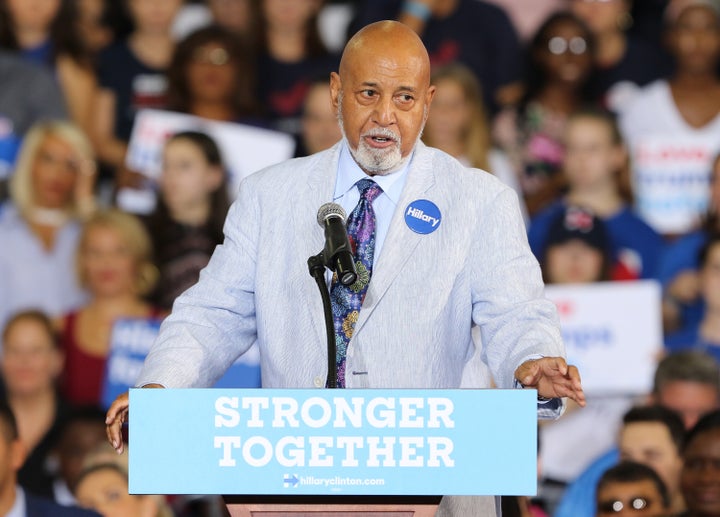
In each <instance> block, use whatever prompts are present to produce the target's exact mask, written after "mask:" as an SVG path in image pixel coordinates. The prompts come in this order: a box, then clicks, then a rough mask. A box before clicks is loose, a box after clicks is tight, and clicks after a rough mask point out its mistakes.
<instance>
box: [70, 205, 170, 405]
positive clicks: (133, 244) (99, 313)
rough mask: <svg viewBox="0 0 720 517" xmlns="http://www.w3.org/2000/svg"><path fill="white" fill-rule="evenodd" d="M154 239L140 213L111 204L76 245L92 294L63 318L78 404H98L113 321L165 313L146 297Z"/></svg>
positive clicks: (152, 282)
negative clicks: (120, 209)
mask: <svg viewBox="0 0 720 517" xmlns="http://www.w3.org/2000/svg"><path fill="white" fill-rule="evenodd" d="M151 259H152V245H151V242H150V238H149V236H148V235H147V232H146V231H145V228H144V227H143V225H142V223H141V222H140V220H139V219H137V218H136V217H135V216H133V215H130V214H126V213H124V212H120V211H117V210H110V211H106V212H99V213H97V214H96V215H94V216H93V217H92V218H90V219H89V220H88V221H87V223H86V224H85V226H84V228H83V231H82V234H81V236H80V243H79V246H78V251H77V271H78V277H79V281H80V283H81V284H82V285H83V286H85V288H86V289H87V291H88V293H89V295H90V300H89V302H88V303H87V304H86V305H84V306H82V307H81V308H80V309H78V310H76V311H73V312H70V313H69V314H67V315H65V316H64V318H63V319H62V321H61V322H60V327H61V346H62V349H63V351H64V352H65V356H66V362H65V369H64V376H63V379H62V384H61V386H62V392H63V395H64V396H65V398H66V399H67V400H68V402H70V403H72V404H75V405H99V404H100V402H101V395H102V381H103V375H104V372H105V362H106V359H107V355H108V352H109V349H110V338H111V333H112V329H113V325H114V324H115V322H116V321H117V320H118V319H121V318H153V319H155V318H160V317H161V316H162V313H161V311H160V310H159V309H157V308H155V307H153V306H152V305H150V304H148V303H147V302H146V301H144V300H143V298H142V297H143V295H145V294H147V293H148V292H149V291H150V290H151V289H152V288H153V287H154V285H155V280H156V277H157V272H156V270H155V268H154V266H153V265H152V262H151Z"/></svg>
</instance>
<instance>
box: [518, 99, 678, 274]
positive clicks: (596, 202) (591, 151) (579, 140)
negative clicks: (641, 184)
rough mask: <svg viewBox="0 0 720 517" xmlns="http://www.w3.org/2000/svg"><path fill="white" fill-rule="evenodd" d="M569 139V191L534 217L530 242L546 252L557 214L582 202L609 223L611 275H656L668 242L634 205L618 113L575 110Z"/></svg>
mask: <svg viewBox="0 0 720 517" xmlns="http://www.w3.org/2000/svg"><path fill="white" fill-rule="evenodd" d="M563 143H564V146H565V154H564V157H563V160H562V174H563V176H564V178H565V181H566V183H567V192H566V193H565V194H564V195H563V197H562V198H561V199H558V200H557V201H555V202H554V203H552V204H550V205H549V206H548V207H547V208H545V209H544V210H542V211H541V212H540V213H538V214H537V215H536V216H535V217H533V218H532V220H531V221H530V227H529V229H528V241H529V242H530V247H531V249H532V250H533V253H535V256H537V257H542V256H543V254H544V249H545V246H546V244H545V240H546V239H547V234H548V230H549V225H550V222H551V221H552V219H553V218H555V217H557V216H558V214H559V213H560V212H562V210H564V209H565V208H566V207H567V206H568V205H579V206H583V207H585V208H587V209H589V210H592V211H593V213H595V214H596V215H597V216H598V217H599V218H600V219H601V220H602V221H603V223H604V224H605V227H606V228H607V233H608V239H609V247H610V255H611V258H610V260H611V266H610V270H609V276H608V279H610V280H637V279H640V278H643V279H648V278H654V277H655V275H656V273H657V264H658V261H659V258H660V255H661V254H662V251H663V249H664V242H663V239H662V238H661V237H660V236H659V235H658V234H657V233H655V231H654V230H653V229H652V228H651V227H650V226H648V224H647V223H645V221H643V220H642V219H640V217H638V216H637V215H636V214H635V213H634V211H633V209H632V205H631V203H632V192H631V189H630V184H629V179H628V174H629V170H628V163H627V152H626V150H625V146H624V144H623V141H622V136H621V135H620V130H619V129H618V127H617V124H616V123H615V118H614V117H613V115H612V114H610V113H609V112H607V111H604V110H600V109H581V110H579V111H576V112H574V113H573V114H571V115H570V117H569V118H568V120H567V122H566V125H565V131H564V134H563Z"/></svg>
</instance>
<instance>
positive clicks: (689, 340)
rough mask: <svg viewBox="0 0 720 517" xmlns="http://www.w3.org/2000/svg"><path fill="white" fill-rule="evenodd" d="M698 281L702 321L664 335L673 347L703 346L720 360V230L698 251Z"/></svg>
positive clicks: (667, 344) (677, 348) (690, 347)
mask: <svg viewBox="0 0 720 517" xmlns="http://www.w3.org/2000/svg"><path fill="white" fill-rule="evenodd" d="M698 261H699V270H698V275H699V276H698V284H699V288H700V299H701V300H702V302H703V314H702V318H701V319H700V321H699V322H698V323H696V324H694V325H687V326H686V327H685V328H684V329H683V330H680V331H678V332H675V333H672V334H668V335H666V336H665V347H666V348H667V349H668V350H671V351H677V350H684V349H688V348H689V349H695V350H702V351H703V352H706V353H708V354H710V355H712V356H713V357H714V358H715V359H716V360H720V234H716V235H713V236H711V237H709V239H708V241H707V242H706V243H705V245H704V246H703V247H702V248H701V249H700V252H699V253H698Z"/></svg>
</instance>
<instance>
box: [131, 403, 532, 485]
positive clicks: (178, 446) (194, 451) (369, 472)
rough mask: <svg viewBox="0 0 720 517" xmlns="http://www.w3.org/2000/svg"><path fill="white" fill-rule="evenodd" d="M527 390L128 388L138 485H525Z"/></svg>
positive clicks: (528, 474) (528, 480)
mask: <svg viewBox="0 0 720 517" xmlns="http://www.w3.org/2000/svg"><path fill="white" fill-rule="evenodd" d="M536 396H537V393H536V391H535V390H385V389H383V390H381V389H375V390H355V389H353V390H350V389H348V390H341V389H338V390H306V389H293V390H280V389H261V390H252V389H247V390H245V389H184V390H170V389H133V390H130V412H131V413H130V435H129V454H130V458H129V461H130V492H131V493H135V494H148V493H149V494H275V495H277V494H281V495H343V494H347V495H501V494H502V495H534V494H535V493H536V491H537V466H536V462H537V451H536V445H537V398H536Z"/></svg>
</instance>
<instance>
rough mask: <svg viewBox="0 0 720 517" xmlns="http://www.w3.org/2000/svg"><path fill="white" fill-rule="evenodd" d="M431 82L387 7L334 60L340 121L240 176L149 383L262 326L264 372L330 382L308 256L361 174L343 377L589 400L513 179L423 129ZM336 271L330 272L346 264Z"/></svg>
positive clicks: (165, 332)
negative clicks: (367, 226)
mask: <svg viewBox="0 0 720 517" xmlns="http://www.w3.org/2000/svg"><path fill="white" fill-rule="evenodd" d="M434 93H435V88H434V87H433V86H431V85H430V63H429V59H428V55H427V52H426V50H425V48H424V47H423V45H422V42H421V41H420V39H419V38H418V36H417V35H416V34H415V33H414V32H413V31H412V30H410V29H409V28H408V27H406V26H404V25H402V24H400V23H397V22H389V21H384V22H378V23H375V24H372V25H369V26H367V27H365V28H364V29H362V30H361V31H360V32H358V33H357V34H356V35H355V36H354V37H353V38H351V40H350V41H349V42H348V44H347V46H346V48H345V51H344V53H343V56H342V59H341V62H340V69H339V73H333V74H331V77H330V94H331V95H330V96H331V102H332V105H333V107H334V109H335V110H336V112H337V114H338V121H339V123H340V127H341V129H342V133H343V139H342V140H341V141H340V142H338V143H337V144H336V145H335V146H334V147H333V148H331V149H329V150H327V151H323V152H320V153H317V154H314V155H312V156H309V157H306V158H299V159H296V160H290V161H287V162H284V163H281V164H278V165H275V166H272V167H269V168H267V169H264V170H262V171H260V172H258V173H256V174H253V175H251V176H250V177H248V178H247V179H245V180H244V181H243V182H242V184H241V186H240V191H239V195H238V199H237V201H236V202H235V204H234V205H233V207H232V209H231V211H230V214H229V215H228V219H227V222H226V226H225V234H226V235H225V242H224V243H223V244H222V245H221V246H219V247H218V248H217V250H216V251H215V253H214V255H213V257H212V259H211V260H210V263H209V264H208V266H207V268H206V269H205V270H204V271H203V272H202V274H201V277H200V281H199V282H198V284H197V285H195V286H194V287H192V288H191V289H190V290H188V291H187V292H186V293H185V294H183V295H182V296H181V297H180V298H178V300H177V301H176V303H175V306H174V307H173V312H172V314H171V315H170V316H169V317H168V318H167V319H166V320H165V322H164V323H163V326H162V328H161V331H160V336H159V337H158V339H157V341H156V343H155V345H154V346H153V348H152V350H151V352H150V354H149V356H148V358H147V360H146V362H145V365H144V368H143V371H142V373H141V375H140V379H139V380H138V385H139V386H148V387H173V388H179V387H207V386H212V385H213V383H214V382H215V381H216V380H217V379H218V378H219V377H220V376H221V375H222V374H223V373H224V371H225V369H226V368H227V367H228V366H229V365H230V364H232V362H233V361H234V360H235V359H236V358H237V357H239V356H240V355H241V354H242V353H244V352H245V351H247V350H248V349H249V348H250V346H251V345H252V344H253V343H255V342H257V343H258V345H259V347H260V357H261V368H262V382H263V386H264V387H270V388H311V387H316V388H322V387H324V386H325V383H326V378H327V376H328V371H327V368H328V366H327V349H326V346H325V327H324V326H323V308H322V302H321V299H320V296H319V295H318V293H317V287H316V285H315V283H314V281H313V279H312V277H311V276H310V275H309V274H308V269H307V262H306V260H307V257H309V256H312V255H315V254H316V253H317V252H318V250H321V249H323V245H324V237H323V231H322V229H321V228H319V227H318V224H317V221H316V213H317V209H318V207H320V206H321V205H322V204H323V203H326V202H328V201H334V202H335V203H338V204H340V205H342V206H343V207H344V208H345V210H346V212H347V213H351V212H353V210H357V208H356V205H359V204H360V205H362V203H359V201H361V194H360V190H359V189H360V185H358V183H361V185H365V186H364V187H363V188H373V189H375V188H376V187H379V189H380V190H379V194H376V197H374V199H372V200H368V201H367V203H369V204H370V206H371V210H370V209H366V210H367V211H368V213H371V214H372V216H371V217H372V228H373V230H372V235H373V237H372V241H373V242H372V244H370V245H366V244H363V246H370V247H371V248H373V249H374V253H373V254H372V263H371V264H369V265H368V267H367V268H366V269H367V270H366V269H364V266H363V262H362V259H363V258H366V257H365V255H364V251H363V252H362V253H363V257H360V256H359V254H358V253H359V252H357V250H355V249H353V251H355V252H356V257H355V259H356V261H357V262H358V267H359V271H360V272H361V273H362V274H360V275H359V278H360V279H359V280H358V283H356V284H354V285H353V286H352V287H353V288H354V287H355V286H356V285H361V287H363V288H364V289H366V292H365V295H364V299H362V301H361V307H360V309H359V310H358V311H356V312H355V313H354V314H353V315H352V317H351V318H348V319H347V320H343V321H344V325H345V326H343V327H342V328H341V329H338V328H337V327H336V331H338V332H339V331H342V332H344V333H345V335H346V336H349V342H348V343H347V346H346V350H345V354H343V355H342V357H340V358H339V363H338V364H342V367H339V368H338V376H339V378H341V377H342V381H343V385H344V386H345V387H347V388H457V387H460V385H461V381H462V383H463V386H465V387H477V388H482V387H488V386H490V385H491V382H492V380H494V382H495V384H496V385H497V386H499V387H502V388H510V387H522V386H525V387H534V388H537V389H538V394H539V396H540V397H541V400H540V401H539V403H538V412H539V414H540V416H544V417H554V416H558V415H559V413H560V411H561V410H562V403H561V399H560V398H559V397H570V398H572V399H574V400H576V401H577V402H578V403H579V404H581V405H583V404H584V401H585V399H584V395H583V392H582V388H581V385H580V378H579V375H578V372H577V369H576V368H575V367H573V366H568V365H567V364H566V362H565V360H564V359H563V356H564V347H563V344H562V340H561V338H560V332H559V328H558V323H557V318H556V313H555V307H554V305H553V304H552V303H551V302H549V301H547V300H545V299H544V298H543V284H542V280H541V276H540V270H539V267H538V264H537V262H536V261H535V259H534V258H533V255H532V253H531V252H530V250H529V247H528V244H527V239H526V236H525V228H524V226H523V222H522V218H521V215H520V210H519V208H518V202H517V198H516V196H515V194H514V192H513V191H512V190H511V189H509V188H508V187H506V186H504V185H503V184H502V183H500V182H499V181H498V180H497V179H495V177H494V176H492V175H490V174H487V173H485V172H483V171H480V170H472V169H467V168H465V167H463V166H462V165H461V164H460V163H459V162H457V161H456V160H455V159H453V158H452V157H450V156H448V155H447V154H444V153H442V152H440V151H438V150H435V149H431V148H428V147H426V146H424V145H423V144H422V143H421V142H420V141H419V137H420V134H421V132H422V128H423V126H424V124H425V121H426V120H427V115H428V111H429V109H430V104H431V102H432V98H433V94H434ZM362 180H372V182H374V184H371V185H370V187H368V184H367V183H366V182H363V181H362ZM376 192H377V189H376ZM363 203H365V201H363ZM366 206H367V205H366ZM352 217H353V216H352V215H351V217H350V218H351V219H352ZM358 235H359V234H358ZM357 238H358V239H360V236H358V237H357ZM354 240H355V239H353V241H354ZM362 249H364V250H366V249H367V248H362ZM363 282H365V284H362V283H363ZM329 283H330V285H331V288H332V289H331V291H332V290H334V289H335V288H336V283H337V282H336V281H330V282H329ZM347 296H350V295H347ZM336 308H337V307H336V306H334V309H336ZM338 310H339V309H338ZM475 325H477V326H479V328H480V332H481V336H482V342H483V347H482V354H481V357H482V359H483V361H484V362H485V363H487V365H488V366H489V369H490V371H491V373H492V379H490V378H489V377H488V376H487V375H485V374H484V373H483V372H485V371H487V370H486V369H478V370H477V371H475V370H473V371H472V372H470V373H468V372H466V371H465V370H466V366H467V365H468V363H469V362H470V359H471V358H472V356H473V354H474V352H475V344H474V342H473V339H472V334H471V331H472V327H473V326H475ZM338 339H340V337H338ZM464 373H465V375H463V374H464ZM127 409H128V403H127V396H126V395H123V396H121V397H119V398H118V400H116V401H115V402H114V403H113V405H112V406H111V408H110V410H109V411H108V415H107V421H106V423H107V425H108V437H109V439H110V441H111V442H112V443H113V446H115V447H116V449H117V450H118V451H119V452H121V451H122V449H123V444H122V440H121V438H120V426H121V424H122V422H123V421H124V420H125V418H126V414H127ZM488 417H489V418H492V415H488ZM446 499H450V498H446ZM455 499H458V498H455ZM462 504H468V505H470V506H465V507H460V506H453V505H450V503H445V502H444V503H443V508H444V509H445V511H446V513H445V515H492V514H493V513H491V512H494V509H487V511H485V510H479V508H480V507H478V506H472V505H474V504H476V502H473V501H472V500H471V499H466V500H465V502H463V503H462ZM451 506H452V508H450V507H451ZM478 512H480V513H478Z"/></svg>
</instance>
